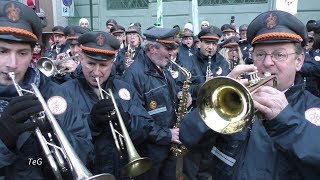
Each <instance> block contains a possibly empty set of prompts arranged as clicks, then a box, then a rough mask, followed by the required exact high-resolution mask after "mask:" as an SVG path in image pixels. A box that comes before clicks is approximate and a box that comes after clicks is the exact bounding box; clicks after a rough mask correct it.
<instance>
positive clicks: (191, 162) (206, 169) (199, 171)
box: [183, 152, 212, 180]
mask: <svg viewBox="0 0 320 180" xmlns="http://www.w3.org/2000/svg"><path fill="white" fill-rule="evenodd" d="M211 167H212V154H211V153H210V152H208V153H193V152H188V153H187V154H186V155H185V156H184V158H183V174H184V179H185V180H208V178H209V177H210V176H211V173H210V172H211V169H210V168H211Z"/></svg>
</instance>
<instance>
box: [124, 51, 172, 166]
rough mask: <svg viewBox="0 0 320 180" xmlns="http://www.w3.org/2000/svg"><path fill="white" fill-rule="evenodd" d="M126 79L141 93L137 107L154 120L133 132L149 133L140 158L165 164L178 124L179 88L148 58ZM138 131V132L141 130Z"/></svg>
mask: <svg viewBox="0 0 320 180" xmlns="http://www.w3.org/2000/svg"><path fill="white" fill-rule="evenodd" d="M123 79H124V80H125V81H126V82H128V83H130V84H132V86H133V87H134V89H135V90H136V91H137V93H138V103H139V104H142V106H143V107H144V109H146V111H147V112H148V113H149V115H150V116H151V117H152V119H151V120H150V121H148V122H144V124H141V125H140V126H135V127H132V126H131V128H139V129H140V130H141V129H150V131H149V132H148V134H146V135H147V136H146V137H147V138H146V139H145V141H144V142H143V143H142V144H141V145H140V146H139V147H138V148H139V151H140V152H141V154H143V155H145V156H148V157H150V158H151V159H153V160H154V161H158V162H159V161H162V160H163V159H165V158H166V157H167V156H168V153H169V144H170V142H171V132H170V129H171V128H172V126H173V124H174V122H175V120H176V115H175V108H176V100H177V98H176V88H175V82H174V80H173V78H172V77H171V75H170V73H169V72H168V71H167V70H166V69H163V74H162V73H161V72H160V70H159V69H158V67H156V65H154V64H153V63H152V62H151V60H150V59H149V58H148V56H146V55H145V56H144V59H137V60H136V61H135V62H134V63H133V64H132V65H131V66H130V67H129V68H128V69H127V70H126V72H125V73H124V75H123ZM139 129H137V130H139Z"/></svg>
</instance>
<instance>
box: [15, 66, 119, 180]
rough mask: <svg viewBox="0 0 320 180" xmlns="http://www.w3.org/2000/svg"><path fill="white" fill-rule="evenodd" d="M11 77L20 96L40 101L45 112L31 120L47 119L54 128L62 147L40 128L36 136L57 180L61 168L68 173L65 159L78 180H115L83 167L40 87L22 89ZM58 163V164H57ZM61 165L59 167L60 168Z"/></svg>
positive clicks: (109, 175)
mask: <svg viewBox="0 0 320 180" xmlns="http://www.w3.org/2000/svg"><path fill="white" fill-rule="evenodd" d="M9 76H10V78H11V79H12V82H13V84H14V87H15V88H16V90H17V92H18V94H19V96H23V92H27V93H31V94H34V95H35V96H36V97H37V98H38V99H39V101H40V103H41V105H42V107H43V109H44V111H42V112H40V113H39V114H37V115H34V116H31V120H32V121H33V122H37V121H44V120H45V119H47V120H48V123H49V124H50V126H51V127H52V130H53V134H54V135H55V136H56V139H57V140H58V143H59V144H60V146H57V145H56V144H54V143H53V138H52V135H51V133H48V137H49V139H50V140H49V141H47V140H46V138H45V136H43V134H42V132H41V130H40V128H38V127H37V128H36V129H35V134H36V136H37V139H38V140H39V142H40V145H41V147H42V150H43V151H44V155H45V156H46V158H47V160H48V162H49V165H50V167H51V169H52V171H53V173H54V175H55V177H56V179H59V180H60V179H61V180H62V179H63V178H62V175H61V173H60V170H59V168H60V169H61V170H62V171H66V170H67V167H66V166H65V164H66V163H65V162H61V161H63V159H65V160H66V162H67V164H68V165H69V170H70V171H71V173H72V175H73V178H74V179H77V180H82V179H106V180H114V179H115V178H114V176H113V175H111V174H99V175H92V174H91V173H90V172H89V170H88V169H87V168H86V167H85V166H84V165H83V163H82V162H81V160H80V159H79V157H78V156H77V154H76V153H75V152H74V150H73V148H72V146H71V145H70V143H69V141H68V139H67V137H66V136H65V134H64V133H63V131H62V129H61V127H60V125H59V123H58V122H57V120H56V119H55V117H54V116H53V114H52V113H51V111H50V109H49V107H48V105H47V104H46V102H45V100H44V98H43V96H42V95H41V93H40V91H39V89H38V87H37V86H36V85H35V84H34V83H32V84H31V87H32V90H26V89H22V88H21V87H20V86H19V85H18V83H17V82H16V80H15V73H14V72H9ZM56 161H58V162H56ZM58 165H59V166H58Z"/></svg>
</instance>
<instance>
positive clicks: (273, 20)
mask: <svg viewBox="0 0 320 180" xmlns="http://www.w3.org/2000/svg"><path fill="white" fill-rule="evenodd" d="M277 21H278V17H277V16H273V15H272V13H271V14H270V15H269V17H267V19H266V25H267V28H269V29H272V28H274V27H275V26H276V25H277V24H278V22H277Z"/></svg>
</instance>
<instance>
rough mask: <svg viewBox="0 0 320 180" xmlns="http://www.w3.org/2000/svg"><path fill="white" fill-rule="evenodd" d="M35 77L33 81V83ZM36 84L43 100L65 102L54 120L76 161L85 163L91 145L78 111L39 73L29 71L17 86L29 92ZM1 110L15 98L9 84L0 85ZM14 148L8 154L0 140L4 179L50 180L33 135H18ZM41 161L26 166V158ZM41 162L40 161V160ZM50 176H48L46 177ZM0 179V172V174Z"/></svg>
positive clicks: (0, 162) (27, 160)
mask: <svg viewBox="0 0 320 180" xmlns="http://www.w3.org/2000/svg"><path fill="white" fill-rule="evenodd" d="M35 78H37V80H35ZM34 82H36V84H39V85H38V88H39V90H40V92H41V94H42V96H43V97H44V99H45V100H48V99H49V98H50V97H51V96H57V95H60V96H62V97H63V98H64V99H65V100H66V101H67V110H66V112H65V113H63V114H61V115H57V116H56V119H57V121H58V123H59V124H60V126H61V129H62V130H63V132H64V134H65V135H66V137H67V138H68V140H69V142H70V144H71V145H72V147H73V149H74V150H75V152H76V153H77V155H78V156H79V158H80V159H81V160H82V161H83V163H84V164H86V163H87V162H88V161H89V160H90V159H91V158H92V152H93V145H92V143H91V140H92V138H91V134H90V129H89V127H88V124H87V123H86V122H84V121H82V120H81V119H80V118H81V117H80V116H79V112H78V110H77V109H76V108H75V106H74V104H71V101H70V99H69V98H68V97H67V96H64V95H63V92H62V89H61V88H60V87H59V86H57V84H55V83H53V82H52V81H50V79H48V78H47V77H45V76H44V75H43V74H39V72H35V71H34V70H33V69H31V68H29V69H28V71H27V73H26V80H25V82H24V83H22V84H20V86H21V87H22V88H24V89H25V88H26V89H30V88H31V86H30V84H31V83H34ZM0 96H1V98H0V101H1V107H3V103H5V102H6V101H10V99H11V98H12V97H14V96H18V94H17V93H16V89H15V88H14V86H13V85H10V86H0ZM16 147H17V149H16V150H15V152H11V151H10V150H9V149H7V147H6V146H5V145H4V144H3V143H2V142H1V140H0V172H1V171H2V173H4V175H5V177H6V179H15V180H16V179H48V178H49V179H50V178H53V177H52V174H51V173H50V172H51V169H50V167H49V166H48V165H47V164H45V161H46V157H44V156H43V155H42V149H41V147H40V145H39V142H38V140H37V138H36V136H35V135H34V134H33V133H31V132H25V133H22V134H21V135H20V136H19V138H18V140H17V145H16ZM39 158H41V159H42V164H41V165H30V164H29V162H30V159H35V160H38V159H39ZM40 161H41V160H40ZM50 175H51V177H50ZM0 176H1V173H0Z"/></svg>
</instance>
